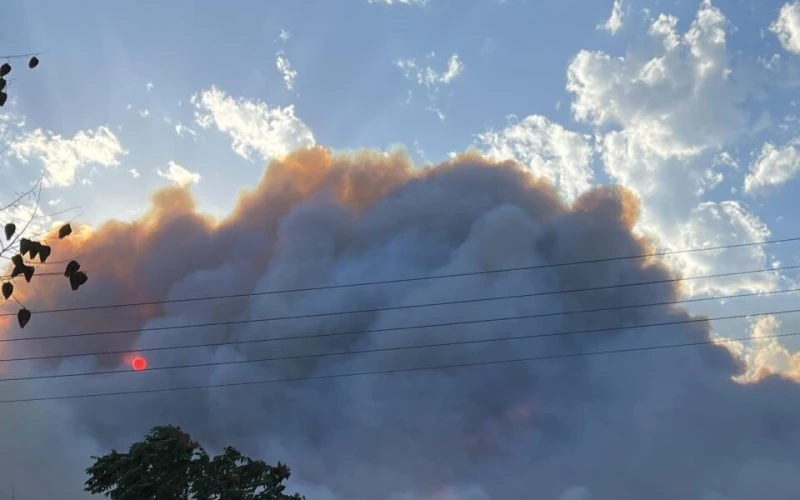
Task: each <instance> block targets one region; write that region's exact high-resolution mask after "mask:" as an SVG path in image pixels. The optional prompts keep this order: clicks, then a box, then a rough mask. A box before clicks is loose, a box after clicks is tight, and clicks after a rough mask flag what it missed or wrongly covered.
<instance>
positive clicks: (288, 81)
mask: <svg viewBox="0 0 800 500" xmlns="http://www.w3.org/2000/svg"><path fill="white" fill-rule="evenodd" d="M276 56H277V58H276V59H275V66H276V67H277V68H278V71H280V72H281V74H282V75H283V84H284V85H286V89H287V90H293V89H294V81H295V79H296V78H297V71H296V70H294V69H293V68H292V65H291V63H289V59H287V58H286V55H285V54H284V53H283V51H282V50H281V51H278V53H277V54H276Z"/></svg>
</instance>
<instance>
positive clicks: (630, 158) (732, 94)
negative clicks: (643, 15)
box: [567, 0, 776, 293]
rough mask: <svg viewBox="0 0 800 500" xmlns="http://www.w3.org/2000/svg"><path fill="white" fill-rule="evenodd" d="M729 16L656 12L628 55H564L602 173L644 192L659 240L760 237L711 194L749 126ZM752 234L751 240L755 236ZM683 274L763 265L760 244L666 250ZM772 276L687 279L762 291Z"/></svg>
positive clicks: (745, 216) (648, 226) (708, 289)
mask: <svg viewBox="0 0 800 500" xmlns="http://www.w3.org/2000/svg"><path fill="white" fill-rule="evenodd" d="M727 25H728V23H727V19H726V18H725V16H724V15H723V13H722V12H721V11H720V10H719V9H717V8H716V7H714V6H713V5H712V4H711V2H709V1H707V0H706V1H704V2H703V3H702V4H701V6H700V9H699V10H698V12H697V16H696V18H695V19H694V20H693V21H692V23H691V25H690V26H689V28H688V30H687V31H686V32H685V33H680V32H679V31H678V29H677V26H678V19H677V18H676V17H674V16H669V15H664V14H661V15H659V16H658V17H657V18H656V19H654V20H653V21H652V23H651V24H650V28H649V33H650V36H651V37H652V38H653V40H654V41H655V42H656V43H655V44H654V45H651V47H649V48H648V47H646V46H645V47H637V50H631V51H629V52H628V53H627V54H626V55H625V56H622V57H614V56H611V55H610V54H607V53H604V52H597V51H595V52H593V51H587V50H584V51H581V52H579V53H578V54H577V55H576V56H575V58H574V59H573V60H572V62H571V63H570V66H569V69H568V78H567V90H568V91H569V92H570V93H572V95H573V102H572V112H573V115H574V117H575V118H576V119H578V120H580V121H582V122H585V123H588V124H590V125H592V126H593V127H594V128H595V132H596V134H597V145H598V149H599V151H600V156H601V158H602V160H603V164H604V168H605V170H606V172H607V173H608V174H609V175H610V176H611V177H612V178H613V179H615V180H616V181H617V182H620V183H621V184H623V185H625V186H626V187H628V188H630V189H632V190H633V191H634V192H635V193H636V194H637V195H638V196H640V197H641V199H642V203H643V217H642V222H641V224H640V227H639V228H638V229H639V230H640V231H642V232H644V233H647V234H651V235H654V236H655V237H657V238H658V240H659V241H660V244H661V245H663V246H664V247H665V248H666V249H673V250H678V249H682V248H691V247H693V246H696V245H698V244H699V245H717V244H719V245H727V244H736V243H742V242H753V241H759V238H762V237H766V236H768V235H769V229H768V228H767V226H766V225H765V224H764V223H763V222H762V221H760V220H759V218H758V217H757V216H756V215H755V214H753V213H752V211H751V210H750V209H749V208H748V207H747V206H746V205H743V204H741V203H739V202H736V201H733V200H732V201H729V202H725V203H718V202H714V201H711V200H709V199H708V194H709V193H710V192H711V191H712V190H713V189H714V188H715V187H717V186H718V185H719V184H720V182H721V181H722V180H723V179H724V177H725V174H726V172H728V171H730V169H731V167H730V162H727V161H718V160H720V159H723V158H725V157H726V155H725V148H726V147H727V146H728V145H730V144H731V143H733V142H734V141H735V140H736V139H738V138H740V137H742V135H743V134H744V133H745V132H746V131H747V130H748V119H749V116H748V114H747V112H746V111H745V109H744V106H743V103H744V101H745V100H746V98H747V96H748V95H749V92H750V90H751V89H749V88H748V87H747V86H746V85H745V84H744V83H742V81H741V80H736V79H733V78H731V74H732V71H733V68H732V65H731V63H730V62H729V58H728V54H727V50H728V49H727V42H726V28H727ZM754 238H755V239H754ZM672 260H673V261H674V262H675V263H676V264H677V265H679V266H681V267H682V268H683V269H686V270H687V272H689V273H696V274H711V273H722V272H727V271H735V270H741V269H742V267H733V266H732V263H734V262H735V263H737V265H744V266H745V267H747V268H749V269H758V268H763V267H766V266H768V265H769V258H768V256H767V254H766V253H765V252H764V250H763V249H761V248H758V247H749V248H747V249H741V250H729V251H726V252H723V253H720V254H711V253H709V254H702V255H700V254H683V255H681V256H676V257H675V258H673V259H672ZM775 284H776V278H775V277H774V276H755V275H751V276H747V277H739V278H736V279H726V280H724V281H707V282H704V283H702V284H700V283H693V284H691V285H690V287H692V289H693V291H694V292H696V293H730V292H732V291H734V290H738V289H745V290H768V289H771V288H773V287H774V286H775Z"/></svg>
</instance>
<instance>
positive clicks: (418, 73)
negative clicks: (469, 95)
mask: <svg viewBox="0 0 800 500" xmlns="http://www.w3.org/2000/svg"><path fill="white" fill-rule="evenodd" d="M435 55H436V54H435V53H431V54H429V55H428V57H427V59H431V58H433V57H435ZM395 65H396V66H397V67H398V68H400V70H401V71H402V72H403V75H404V76H405V78H406V79H407V80H409V81H412V82H415V83H416V84H417V85H419V86H421V87H423V88H425V90H426V91H427V93H428V98H429V101H430V104H429V105H428V106H427V107H426V109H427V110H429V111H432V112H434V113H436V114H437V115H438V116H439V119H440V120H444V118H445V116H444V113H442V111H441V109H440V108H439V106H438V105H437V100H438V94H439V90H440V89H441V88H442V87H443V86H445V85H450V84H451V83H453V81H454V80H455V79H456V78H458V77H459V76H460V75H461V74H462V73H463V71H464V63H463V62H461V59H460V58H459V56H458V54H453V55H451V56H450V57H449V58H448V60H447V66H446V68H445V69H444V70H442V71H437V70H436V69H434V68H433V67H432V66H430V65H423V64H420V63H419V62H418V61H417V60H416V59H414V58H410V59H398V60H397V61H395Z"/></svg>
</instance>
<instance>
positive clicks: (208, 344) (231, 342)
mask: <svg viewBox="0 0 800 500" xmlns="http://www.w3.org/2000/svg"><path fill="white" fill-rule="evenodd" d="M792 292H800V288H789V289H786V290H774V291H771V292H762V293H758V292H750V293H742V294H734V295H718V296H714V297H699V298H694V299H682V300H671V301H662V302H650V303H647V304H630V305H624V306H609V307H601V308H594V309H577V310H572V311H558V312H548V313H539V314H531V315H524V316H512V317H504V318H490V319H483V320H470V321H467V320H465V321H458V322H448V323H435V324H428V325H411V326H406V327H387V328H378V329H370V330H350V331H344V332H332V333H324V334H308V335H293V336H287V337H268V338H256V339H247V340H227V341H221V342H206V343H199V344H184V345H177V346H159V347H149V348H141V349H136V350H135V352H137V353H145V352H157V351H173V350H184V349H195V348H204V347H223V346H231V345H245V344H260V343H266V342H278V341H291V340H307V339H315V338H324V337H338V336H347V335H363V334H369V333H381V332H390V331H403V330H418V329H423V328H441V327H448V326H461V325H471V324H480V323H494V322H500V321H512V320H527V319H536V318H547V317H556V316H568V315H572V314H590V313H597V312H611V311H621V310H626V309H638V308H642V307H658V306H673V305H679V304H688V303H696V302H706V301H712V300H729V299H738V298H745V297H754V296H760V295H776V294H782V293H792ZM512 297H516V296H512ZM502 298H507V297H499V298H497V299H502ZM456 303H460V302H456ZM461 303H463V302H461ZM427 305H437V304H427ZM438 305H440V304H438ZM793 312H800V309H798V310H789V311H778V312H772V313H758V314H749V315H736V316H723V317H718V318H701V319H697V320H692V321H693V322H703V321H724V320H729V319H741V318H745V317H753V316H760V315H768V314H789V313H793ZM684 322H685V321H684ZM669 324H673V323H669ZM651 326H665V325H663V324H658V325H639V326H628V327H614V328H611V330H624V329H630V328H648V327H651ZM137 331H140V330H137ZM596 331H598V332H599V331H609V329H600V330H591V331H589V332H567V333H560V334H546V335H541V336H544V337H548V336H556V335H571V334H575V333H593V332H596ZM535 337H536V336H534V337H531V336H527V335H526V336H521V337H515V338H504V339H500V340H515V339H527V338H535ZM47 338H48V337H44V339H47ZM12 340H13V339H12ZM18 340H25V339H18ZM491 341H492V340H489V341H487V342H491ZM131 352H132V350H131V349H125V350H107V351H94V352H81V353H70V354H48V355H38V356H22V357H16V358H5V359H0V363H9V362H19V361H43V360H48V359H63V358H76V357H85V356H110V355H125V354H131ZM103 373H124V372H118V371H109V372H103ZM4 380H10V379H0V382H3V381H4Z"/></svg>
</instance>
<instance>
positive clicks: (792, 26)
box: [769, 0, 800, 54]
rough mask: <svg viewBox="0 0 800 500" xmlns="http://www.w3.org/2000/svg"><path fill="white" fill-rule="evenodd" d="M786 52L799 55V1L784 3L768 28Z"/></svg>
mask: <svg viewBox="0 0 800 500" xmlns="http://www.w3.org/2000/svg"><path fill="white" fill-rule="evenodd" d="M769 30H770V31H771V32H773V33H774V34H775V36H777V37H778V40H779V41H780V42H781V45H782V46H783V48H784V49H785V50H786V51H787V52H791V53H793V54H800V1H797V0H795V1H794V2H786V3H785V4H783V7H781V10H780V12H779V13H778V18H777V19H775V21H773V23H772V24H771V25H770V26H769Z"/></svg>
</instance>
